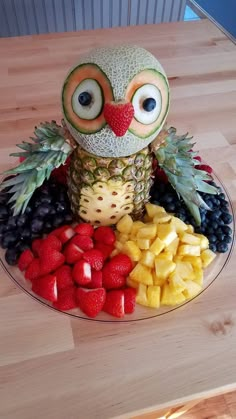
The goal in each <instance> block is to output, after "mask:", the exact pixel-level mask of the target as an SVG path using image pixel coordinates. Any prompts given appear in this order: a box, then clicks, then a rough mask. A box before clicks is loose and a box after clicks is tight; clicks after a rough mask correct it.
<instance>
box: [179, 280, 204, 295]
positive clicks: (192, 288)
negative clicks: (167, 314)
mask: <svg viewBox="0 0 236 419" xmlns="http://www.w3.org/2000/svg"><path fill="white" fill-rule="evenodd" d="M201 289H202V287H201V286H200V285H198V284H197V283H196V282H194V281H185V290H184V291H183V294H184V296H185V297H186V298H193V297H195V296H196V295H197V294H199V292H200V291H201Z"/></svg>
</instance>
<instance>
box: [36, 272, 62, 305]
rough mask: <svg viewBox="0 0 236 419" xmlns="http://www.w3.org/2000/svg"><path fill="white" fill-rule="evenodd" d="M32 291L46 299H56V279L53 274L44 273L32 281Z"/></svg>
mask: <svg viewBox="0 0 236 419" xmlns="http://www.w3.org/2000/svg"><path fill="white" fill-rule="evenodd" d="M32 291H33V292H34V293H35V294H37V295H39V296H40V297H42V298H45V300H48V301H52V302H54V301H57V280H56V276H55V275H46V276H42V277H41V278H39V279H38V280H37V281H34V282H33V285H32Z"/></svg>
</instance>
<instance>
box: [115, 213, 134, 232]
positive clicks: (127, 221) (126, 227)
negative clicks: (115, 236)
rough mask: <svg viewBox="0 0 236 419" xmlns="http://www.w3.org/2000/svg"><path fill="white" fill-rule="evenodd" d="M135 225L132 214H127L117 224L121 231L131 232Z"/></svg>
mask: <svg viewBox="0 0 236 419" xmlns="http://www.w3.org/2000/svg"><path fill="white" fill-rule="evenodd" d="M132 225H133V220H132V218H131V217H130V215H128V214H125V215H124V217H122V218H121V219H120V220H119V221H118V223H117V224H116V228H117V230H118V231H119V232H120V233H125V234H129V233H130V231H131V229H132Z"/></svg>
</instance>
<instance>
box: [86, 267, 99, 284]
mask: <svg viewBox="0 0 236 419" xmlns="http://www.w3.org/2000/svg"><path fill="white" fill-rule="evenodd" d="M87 288H90V289H94V288H102V271H94V270H93V269H92V273H91V281H90V282H89V283H88V284H87Z"/></svg>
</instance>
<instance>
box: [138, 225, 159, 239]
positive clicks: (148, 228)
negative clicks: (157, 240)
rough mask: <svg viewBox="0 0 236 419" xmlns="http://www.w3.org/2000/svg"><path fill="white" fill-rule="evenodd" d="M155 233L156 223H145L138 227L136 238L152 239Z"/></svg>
mask: <svg viewBox="0 0 236 419" xmlns="http://www.w3.org/2000/svg"><path fill="white" fill-rule="evenodd" d="M156 234H157V226H156V224H146V225H145V227H142V228H140V230H139V231H138V233H137V238H138V239H154V237H156Z"/></svg>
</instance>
